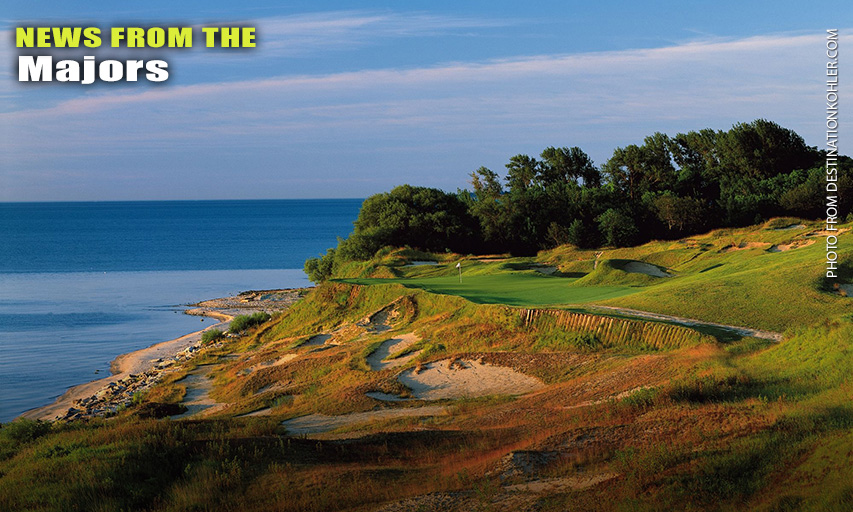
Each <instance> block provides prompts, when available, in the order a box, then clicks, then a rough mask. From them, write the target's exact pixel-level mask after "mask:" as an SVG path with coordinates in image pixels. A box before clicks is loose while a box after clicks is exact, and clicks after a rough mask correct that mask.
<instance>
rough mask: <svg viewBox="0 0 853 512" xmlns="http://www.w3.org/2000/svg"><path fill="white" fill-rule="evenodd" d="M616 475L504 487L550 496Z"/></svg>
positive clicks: (549, 480) (592, 484) (611, 478)
mask: <svg viewBox="0 0 853 512" xmlns="http://www.w3.org/2000/svg"><path fill="white" fill-rule="evenodd" d="M618 476H619V475H618V474H616V473H600V474H597V475H590V476H569V477H564V478H543V479H540V480H533V481H530V482H527V483H523V484H515V485H506V486H504V489H505V490H507V491H522V492H524V491H526V492H532V493H536V494H540V493H541V494H552V493H556V492H567V491H577V490H581V489H586V488H587V487H592V486H594V485H598V484H600V483H602V482H607V481H609V480H613V479H614V478H617V477H618Z"/></svg>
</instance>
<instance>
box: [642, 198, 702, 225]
mask: <svg viewBox="0 0 853 512" xmlns="http://www.w3.org/2000/svg"><path fill="white" fill-rule="evenodd" d="M653 204H654V207H655V210H656V211H657V216H658V218H659V219H660V220H661V221H663V222H665V223H666V225H667V228H669V230H670V231H672V228H674V227H678V231H684V229H685V227H686V228H687V229H688V230H692V229H694V228H697V227H699V225H700V224H701V221H702V202H701V201H700V200H698V199H693V198H692V197H678V196H673V195H670V194H664V195H662V196H658V197H657V198H655V200H654V202H653Z"/></svg>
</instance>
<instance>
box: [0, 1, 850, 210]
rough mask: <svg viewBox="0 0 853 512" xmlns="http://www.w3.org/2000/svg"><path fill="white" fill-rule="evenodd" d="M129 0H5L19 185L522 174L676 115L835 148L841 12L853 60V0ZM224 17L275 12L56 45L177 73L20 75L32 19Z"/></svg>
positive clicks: (3, 89) (36, 197)
mask: <svg viewBox="0 0 853 512" xmlns="http://www.w3.org/2000/svg"><path fill="white" fill-rule="evenodd" d="M247 4H248V5H247ZM118 5H121V4H119V3H117V2H99V1H95V2H85V3H84V2H67V1H65V2H58V1H57V2H37V1H30V2H22V1H17V0H13V1H12V2H11V4H10V3H9V2H6V3H5V4H4V8H3V12H2V13H0V16H2V19H0V58H2V59H3V61H4V62H6V65H5V66H3V67H0V201H51V200H135V199H219V198H234V199H253V198H298V197H366V196H367V195H369V194H372V193H376V192H380V191H383V190H387V189H389V188H391V187H393V186H394V185H397V184H401V183H411V184H416V185H427V186H434V187H439V188H443V189H445V190H451V191H452V190H455V189H456V188H459V187H465V186H467V185H468V182H467V175H468V174H469V173H470V172H471V171H472V170H474V169H476V168H477V167H479V166H481V165H485V166H487V167H490V168H492V169H493V170H495V171H498V172H503V171H504V167H503V165H504V163H506V162H507V161H508V159H509V157H510V156H512V155H514V154H517V153H528V154H532V155H537V154H538V153H539V152H541V150H542V149H543V148H544V147H546V146H550V145H556V146H580V147H581V148H583V149H584V150H585V151H587V153H589V154H590V155H591V156H592V157H593V159H594V160H595V162H596V163H598V164H601V163H603V162H604V161H605V160H606V159H607V158H608V157H609V156H610V155H611V154H612V151H613V149H614V148H615V147H617V146H624V145H626V144H632V143H638V142H641V141H642V139H643V137H645V136H646V135H649V134H651V133H653V132H655V131H661V132H665V133H670V134H674V133H677V132H679V131H687V130H692V129H701V128H706V127H710V128H715V129H727V128H729V127H730V126H731V125H732V124H733V123H736V122H740V121H751V120H753V119H756V118H761V117H763V118H767V119H771V120H774V121H776V122H778V123H780V124H782V125H784V126H786V127H789V128H792V129H794V130H796V131H797V132H798V133H800V134H801V135H803V136H804V137H805V139H806V141H807V142H808V143H809V144H811V145H816V146H820V145H821V144H822V142H823V137H824V128H823V120H824V101H823V80H824V76H823V69H824V66H825V57H824V33H825V30H826V29H827V28H839V29H841V31H842V34H843V37H842V41H841V67H842V80H843V77H844V75H845V74H846V73H844V71H843V70H844V69H847V68H850V69H853V58H847V55H848V54H849V55H851V56H853V45H850V47H851V50H850V51H849V52H846V51H845V50H844V49H845V48H846V47H847V43H849V42H853V37H851V34H853V31H851V30H850V29H849V28H848V27H847V26H846V25H840V26H839V25H838V23H841V22H843V21H846V20H850V19H851V14H853V8H851V7H847V6H846V4H843V3H836V4H827V6H826V7H825V8H821V9H817V8H814V7H805V6H803V4H802V3H800V2H778V1H777V2H744V1H739V2H728V1H719V2H714V3H703V5H701V6H699V5H697V6H692V5H690V4H689V3H687V2H648V3H641V2H608V1H603V2H598V3H593V2H566V1H562V2H556V1H555V2H525V3H523V4H522V3H521V2H496V1H490V2H443V1H432V2H423V1H386V2H317V1H315V2H286V3H282V2H272V1H270V2H243V3H241V5H240V6H239V7H237V6H236V3H234V2H222V1H217V0H208V1H204V2H196V1H191V2H174V1H173V0H172V1H169V2H165V1H156V2H145V6H144V7H142V6H139V5H135V4H134V5H132V6H130V7H120V6H118ZM123 5H127V4H123ZM207 23H210V24H228V23H247V24H250V25H254V26H256V27H257V28H258V47H257V48H256V49H253V50H246V51H241V52H228V53H226V52H222V51H212V50H205V49H201V48H196V49H193V50H172V51H169V50H160V51H134V52H128V51H125V52H120V53H116V52H115V51H111V50H110V49H108V48H107V49H98V50H97V51H92V50H88V51H67V53H56V55H67V56H69V57H72V58H74V57H76V58H79V57H80V56H82V55H89V54H94V55H96V56H97V57H98V58H109V57H114V58H121V59H124V58H144V59H150V58H163V59H165V60H167V61H168V62H169V68H170V71H171V76H170V78H169V80H168V81H167V82H165V83H164V84H160V85H152V84H148V83H144V82H140V83H137V84H99V85H93V86H80V85H69V84H56V83H54V84H26V85H22V84H19V83H18V82H17V81H16V78H17V57H16V55H17V51H16V49H15V48H14V40H13V34H14V27H15V26H18V25H49V24H64V25H81V26H91V25H95V26H99V27H102V28H104V29H106V28H108V27H110V26H119V25H121V26H126V25H134V24H137V25H160V26H168V25H189V24H192V25H199V24H207ZM197 46H198V44H197ZM29 53H32V52H29ZM842 87H843V85H842ZM851 90H853V89H851ZM842 98H844V94H843V93H842ZM844 104H845V102H844V101H843V100H842V109H843V108H844V107H843V105H844ZM845 114H846V112H845V111H844V110H842V111H841V117H842V121H843V120H844V119H845V118H846V117H847V116H846V115H845ZM842 126H843V124H842ZM842 130H843V128H842ZM841 140H842V143H841V149H842V151H843V152H844V153H847V154H850V153H851V151H850V143H849V142H848V140H847V138H846V137H844V136H843V133H842V139H841ZM851 140H853V135H851Z"/></svg>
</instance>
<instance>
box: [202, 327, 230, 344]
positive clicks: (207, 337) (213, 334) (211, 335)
mask: <svg viewBox="0 0 853 512" xmlns="http://www.w3.org/2000/svg"><path fill="white" fill-rule="evenodd" d="M224 335H225V333H224V332H222V331H220V330H219V329H211V330H209V331H204V332H203V333H201V342H202V343H203V344H205V345H209V344H210V343H213V342H215V341H217V340H219V339H221V338H222V336H224Z"/></svg>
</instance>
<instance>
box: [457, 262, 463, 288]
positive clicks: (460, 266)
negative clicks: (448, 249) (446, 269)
mask: <svg viewBox="0 0 853 512" xmlns="http://www.w3.org/2000/svg"><path fill="white" fill-rule="evenodd" d="M456 268H458V269H459V282H460V283H461V282H462V262H461V261H460V262H459V263H457V264H456Z"/></svg>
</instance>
